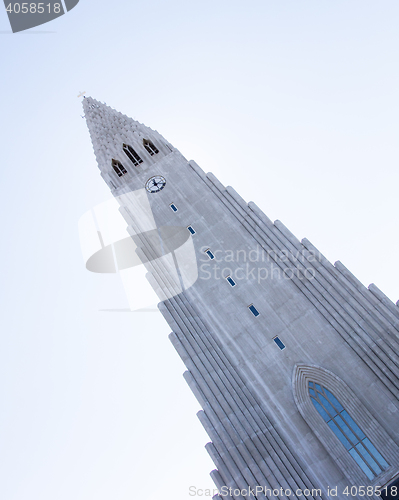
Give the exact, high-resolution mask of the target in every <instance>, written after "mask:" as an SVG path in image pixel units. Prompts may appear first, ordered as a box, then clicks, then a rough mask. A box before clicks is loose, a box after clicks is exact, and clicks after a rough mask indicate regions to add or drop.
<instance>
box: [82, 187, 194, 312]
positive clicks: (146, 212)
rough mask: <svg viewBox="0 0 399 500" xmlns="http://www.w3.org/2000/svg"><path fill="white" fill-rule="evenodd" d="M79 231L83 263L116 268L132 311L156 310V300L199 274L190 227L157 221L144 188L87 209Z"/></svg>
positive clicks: (92, 267) (96, 267)
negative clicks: (160, 224)
mask: <svg viewBox="0 0 399 500" xmlns="http://www.w3.org/2000/svg"><path fill="white" fill-rule="evenodd" d="M121 212H122V213H123V214H124V216H122V214H121ZM133 214H134V215H133ZM126 220H128V221H129V220H130V221H131V222H132V224H131V225H129V226H128V223H127V222H126ZM138 226H139V227H138ZM79 236H80V244H81V248H82V253H83V258H84V261H85V264H86V269H87V270H89V271H91V272H94V273H117V274H119V276H120V278H121V280H122V284H123V287H124V289H125V294H126V297H127V300H128V304H129V309H130V311H137V310H154V307H155V305H156V304H157V303H158V302H159V301H164V300H167V299H170V298H172V297H174V296H176V295H178V294H180V293H182V292H183V291H184V290H187V289H188V288H190V287H191V286H192V285H193V284H194V283H195V282H196V281H197V279H198V264H197V258H196V253H195V249H194V245H193V241H192V238H191V234H190V232H189V231H188V230H187V228H186V227H180V226H161V227H159V226H157V225H156V223H155V220H154V217H153V213H152V210H151V206H150V203H149V201H148V195H147V192H146V190H145V189H139V190H137V191H131V192H128V193H125V194H123V195H120V196H117V197H116V198H112V199H110V200H108V201H106V202H104V203H101V204H100V205H97V206H96V207H94V208H93V209H92V210H89V211H88V212H86V213H85V214H84V215H83V216H82V217H81V218H80V220H79ZM114 311H115V310H114ZM123 311H124V310H123Z"/></svg>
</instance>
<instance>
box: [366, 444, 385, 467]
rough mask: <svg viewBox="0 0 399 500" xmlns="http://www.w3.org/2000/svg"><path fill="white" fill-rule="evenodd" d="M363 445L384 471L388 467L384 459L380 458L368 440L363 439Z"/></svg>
mask: <svg viewBox="0 0 399 500" xmlns="http://www.w3.org/2000/svg"><path fill="white" fill-rule="evenodd" d="M363 444H365V445H366V448H367V449H368V450H369V451H371V454H372V455H373V456H374V458H375V459H376V460H377V462H378V463H379V464H380V465H381V466H382V467H383V468H384V469H386V468H387V467H389V464H388V463H387V461H386V460H385V458H384V457H382V456H381V454H380V453H378V451H377V450H376V448H375V446H374V445H373V444H372V443H371V442H370V440H369V439H368V438H365V439H363Z"/></svg>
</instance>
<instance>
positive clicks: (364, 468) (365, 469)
mask: <svg viewBox="0 0 399 500" xmlns="http://www.w3.org/2000/svg"><path fill="white" fill-rule="evenodd" d="M349 453H350V454H351V455H352V457H353V458H354V459H355V460H356V463H357V465H358V466H359V467H360V468H361V469H362V471H363V472H364V473H365V474H366V476H367V477H368V478H369V479H373V478H374V474H373V473H372V472H371V470H370V469H369V468H368V467H367V465H366V464H365V463H364V461H363V459H362V458H361V457H360V456H359V454H358V452H357V451H356V450H355V449H354V448H352V449H351V450H349Z"/></svg>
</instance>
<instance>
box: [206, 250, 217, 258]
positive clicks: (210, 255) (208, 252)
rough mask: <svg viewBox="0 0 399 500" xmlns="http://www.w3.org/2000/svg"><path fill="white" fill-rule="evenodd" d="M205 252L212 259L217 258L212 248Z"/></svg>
mask: <svg viewBox="0 0 399 500" xmlns="http://www.w3.org/2000/svg"><path fill="white" fill-rule="evenodd" d="M205 253H206V255H207V256H208V257H209V258H210V259H211V260H213V259H214V258H215V256H214V255H213V253H212V252H211V250H210V249H209V248H208V250H205Z"/></svg>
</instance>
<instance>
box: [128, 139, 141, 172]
mask: <svg viewBox="0 0 399 500" xmlns="http://www.w3.org/2000/svg"><path fill="white" fill-rule="evenodd" d="M123 151H124V153H125V155H126V156H127V157H128V158H129V160H130V161H131V162H132V163H133V165H134V166H135V167H137V166H138V165H139V164H140V163H143V160H142V159H141V158H140V156H139V155H138V154H137V153H136V151H135V150H134V149H133V148H132V147H131V146H129V144H124V145H123Z"/></svg>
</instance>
